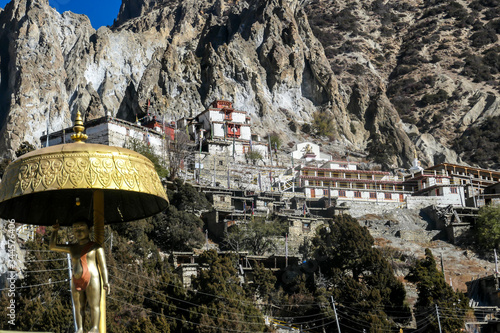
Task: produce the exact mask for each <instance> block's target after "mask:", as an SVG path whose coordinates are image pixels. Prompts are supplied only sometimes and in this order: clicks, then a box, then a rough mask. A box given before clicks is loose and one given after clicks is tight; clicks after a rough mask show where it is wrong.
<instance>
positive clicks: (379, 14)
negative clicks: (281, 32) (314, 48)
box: [305, 0, 500, 169]
mask: <svg viewBox="0 0 500 333" xmlns="http://www.w3.org/2000/svg"><path fill="white" fill-rule="evenodd" d="M305 10H306V12H307V14H308V17H309V22H310V25H311V27H312V29H313V32H314V34H315V35H316V36H317V37H318V39H319V40H320V41H321V43H322V44H323V46H324V48H325V53H326V55H327V57H328V60H329V62H330V65H331V67H332V69H333V71H334V73H335V75H336V77H337V78H338V80H339V81H340V84H341V85H343V86H344V87H345V89H346V91H347V95H349V96H350V98H349V104H350V105H353V106H356V108H353V109H350V111H351V112H350V116H351V124H353V125H351V126H352V127H354V128H356V129H357V128H360V127H362V126H363V125H364V124H366V116H367V112H366V111H367V110H368V108H367V107H366V106H367V105H368V103H369V101H370V99H371V98H372V96H378V95H380V94H382V95H384V97H387V98H388V99H389V101H390V104H391V106H392V107H393V108H394V109H396V110H397V113H398V115H399V116H400V119H401V120H402V121H403V127H404V128H405V132H406V134H407V135H408V136H409V138H410V139H411V141H412V143H413V144H415V145H416V147H417V149H418V150H419V155H420V158H421V159H422V161H423V162H424V164H427V165H429V164H430V165H433V164H438V163H442V162H445V161H446V162H451V163H453V162H461V163H469V164H473V165H479V166H481V167H487V168H488V167H489V168H495V169H498V168H499V167H500V156H499V148H500V147H499V142H500V141H499V135H500V133H499V131H498V125H499V124H500V106H499V97H500V96H499V91H500V90H499V83H498V82H499V81H498V79H499V75H500V74H499V73H500V65H499V64H500V56H499V55H498V51H499V50H500V49H499V48H500V46H499V42H498V34H499V33H500V15H499V14H500V1H498V0H474V1H461V0H456V1H455V0H444V1H436V0H408V1H382V0H375V1H370V0H367V1H359V0H354V1H342V0H339V1H329V0H311V1H309V2H308V3H307V4H306V6H305ZM349 104H348V105H349ZM356 111H357V112H356Z"/></svg>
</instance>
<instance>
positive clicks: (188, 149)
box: [166, 131, 195, 180]
mask: <svg viewBox="0 0 500 333" xmlns="http://www.w3.org/2000/svg"><path fill="white" fill-rule="evenodd" d="M166 149H167V155H168V164H169V176H168V179H169V180H174V179H175V178H176V177H177V174H178V173H179V170H180V169H181V168H182V166H183V165H189V163H190V162H192V160H193V158H194V156H193V152H194V150H195V146H194V143H193V142H191V140H190V139H189V135H188V134H186V133H185V132H183V131H176V132H175V139H174V140H168V139H167V145H166Z"/></svg>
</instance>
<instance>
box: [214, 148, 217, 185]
mask: <svg viewBox="0 0 500 333" xmlns="http://www.w3.org/2000/svg"><path fill="white" fill-rule="evenodd" d="M215 162H216V158H215V156H214V187H215V185H216V183H217V182H216V180H215V179H216V178H215Z"/></svg>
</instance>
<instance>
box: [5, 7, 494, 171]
mask: <svg viewBox="0 0 500 333" xmlns="http://www.w3.org/2000/svg"><path fill="white" fill-rule="evenodd" d="M427 2H428V1H427ZM427 2H426V3H427ZM426 3H422V2H418V1H410V0H408V1H402V2H398V5H390V4H389V2H388V3H384V2H383V1H380V0H375V1H370V0H365V1H345V2H344V1H327V0H315V1H303V0H286V1H285V0H240V1H237V0H234V1H224V0H209V1H196V0H185V1H178V0H163V1H161V0H158V1H147V0H123V3H122V6H121V10H120V13H119V15H118V18H117V20H116V22H115V25H114V26H113V27H112V28H111V29H109V28H105V27H103V28H100V29H99V30H98V31H95V30H94V29H92V27H91V25H90V22H89V21H88V19H87V18H86V17H85V16H82V15H76V14H72V13H64V14H59V13H57V12H56V11H55V10H54V9H52V8H50V7H49V5H48V3H47V0H31V1H27V0H13V1H11V2H10V3H9V4H8V5H7V6H6V7H5V9H4V11H2V12H0V42H1V45H2V48H1V49H0V69H1V72H0V73H1V75H0V126H1V132H0V134H1V138H0V148H2V150H3V151H5V152H8V153H10V154H12V152H13V151H14V150H15V149H16V148H17V147H18V145H19V144H20V142H22V141H24V140H27V141H31V142H37V141H38V137H39V136H40V135H41V134H42V132H43V131H45V130H46V127H47V123H46V121H47V120H48V119H50V122H49V129H50V130H51V131H54V130H59V129H61V128H63V127H65V126H68V125H69V124H70V123H71V119H72V116H74V114H75V113H76V111H77V110H81V111H84V112H85V113H86V115H87V117H89V118H93V117H99V116H102V115H104V114H106V113H107V114H110V115H112V116H117V117H121V118H124V119H129V120H132V119H135V116H136V115H138V114H140V113H141V112H143V111H144V108H145V106H146V105H147V101H148V100H150V101H151V107H152V109H153V110H154V111H156V112H159V113H161V114H162V115H164V117H165V119H169V120H173V119H176V118H178V117H182V116H189V115H195V114H197V113H199V112H201V111H202V110H204V108H205V107H206V106H207V105H208V104H209V103H210V102H211V101H212V100H214V99H216V98H224V99H228V100H232V101H233V102H234V105H235V107H236V108H237V109H241V110H244V111H247V112H248V113H249V115H250V116H251V118H252V121H253V124H254V126H255V131H257V132H258V133H260V134H266V133H268V132H272V131H278V132H279V133H281V135H282V138H283V141H284V143H285V144H286V143H288V142H293V141H296V142H297V141H301V140H303V136H304V135H305V134H304V133H303V132H301V130H300V128H301V125H302V124H307V123H311V122H312V120H313V115H314V114H315V113H316V112H320V113H323V114H325V115H327V116H328V117H333V119H334V120H335V121H334V122H333V127H334V128H333V130H332V132H333V135H332V137H333V138H334V140H336V142H337V143H340V145H335V147H339V146H343V147H346V148H347V149H349V150H351V151H361V152H362V151H365V150H367V151H368V152H371V154H372V158H373V157H376V156H373V155H376V154H377V152H378V151H379V150H377V149H375V148H377V147H384V154H385V155H387V156H386V157H387V164H388V165H393V166H408V161H409V160H411V159H412V158H413V150H414V147H415V145H416V146H417V148H418V149H419V150H420V155H421V157H422V158H424V159H425V161H426V162H427V163H430V164H433V163H436V162H442V161H444V160H446V161H448V162H457V160H458V159H459V157H458V155H457V154H456V152H455V151H453V150H451V149H450V148H451V147H452V144H453V140H455V139H456V137H457V136H459V131H460V130H464V129H466V128H468V127H470V126H474V125H475V124H478V123H480V122H481V121H482V119H484V117H485V116H486V115H496V114H497V105H498V103H495V102H494V101H496V100H497V99H496V94H497V92H495V91H494V90H493V89H487V90H483V89H481V88H482V87H483V86H479V85H476V84H474V83H473V82H472V80H471V79H470V78H468V77H465V76H463V77H462V76H458V75H457V73H454V72H453V70H447V69H446V68H445V69H443V68H444V63H443V64H441V60H440V61H434V60H436V58H434V60H432V55H433V54H431V53H435V52H434V51H435V49H434V48H432V50H430V49H426V48H425V47H422V48H421V49H418V50H416V51H415V52H416V53H419V52H420V53H422V54H423V53H426V52H427V53H426V56H427V58H430V60H429V61H428V62H426V63H425V65H422V66H420V67H416V68H414V69H413V70H412V71H410V72H406V73H405V71H406V70H407V68H405V67H404V66H405V64H406V62H407V60H405V59H407V58H408V57H411V54H413V53H412V52H413V51H410V50H409V49H410V48H411V47H412V45H414V44H413V43H414V39H412V38H409V37H410V36H412V33H413V34H416V31H420V30H419V29H423V27H424V23H425V22H427V21H426V18H424V17H423V16H424V14H423V9H426V8H427V7H429V8H434V7H432V6H431V5H429V4H427V5H426ZM426 6H427V7H426ZM426 15H427V14H426ZM437 21H439V20H437ZM450 24H451V23H450ZM443 30H445V29H444V28H443ZM445 31H448V30H445ZM471 33H472V32H471ZM443 35H444V33H443ZM448 35H451V36H453V34H451V33H447V36H448ZM443 38H444V37H443ZM447 38H451V37H447ZM450 44H451V42H450ZM432 45H434V44H432ZM4 46H5V47H4ZM424 46H425V45H424ZM429 47H430V46H429ZM436 49H437V47H436ZM430 51H432V52H431V53H429V52H430ZM436 52H437V51H436ZM449 52H451V51H449ZM441 53H443V52H441ZM441 53H438V54H439V55H440V57H443V58H440V59H444V56H442V55H441ZM443 54H444V53H443ZM423 56H424V55H422V57H423ZM427 58H425V59H427ZM411 59H413V58H411ZM433 61H434V62H433ZM443 62H444V60H443ZM410 74H411V75H410ZM426 76H432V77H433V78H426ZM424 78H425V80H424ZM410 79H412V80H414V81H415V82H422V81H425V82H427V83H424V86H425V87H424V88H422V89H421V90H418V94H416V93H415V94H414V95H411V96H409V97H408V96H407V95H406V90H405V91H403V92H402V91H400V90H398V89H399V88H401V87H404V88H407V85H408V82H407V81H404V80H410ZM441 90H443V91H445V92H446V93H447V94H448V97H449V98H448V99H446V102H444V103H443V102H442V101H440V102H439V103H442V104H446V106H447V107H451V108H454V107H455V106H457V107H458V106H460V107H459V108H458V109H456V110H454V111H453V112H450V114H453V116H450V117H448V116H446V117H444V116H443V117H442V118H439V117H437V118H436V117H435V116H434V115H436V114H438V115H440V114H442V113H444V111H443V110H442V107H441V105H440V104H439V103H434V102H435V100H433V99H432V96H431V97H427V99H424V101H427V100H429V101H430V103H427V105H425V106H422V105H423V104H425V103H421V102H420V101H421V100H422V98H424V96H425V95H426V94H427V95H432V94H435V95H436V96H437V97H436V98H437V99H438V100H439V98H442V93H441V92H440V91H441ZM457 91H458V92H460V93H455V92H457ZM438 93H439V94H441V95H439V94H438ZM440 96H441V97H440ZM452 96H454V97H453V99H452V98H451V97H452ZM470 96H476V97H477V98H476V99H474V103H472V102H471V100H469V97H470ZM403 97H404V98H409V99H411V101H408V100H406V99H404V98H403ZM492 99H493V102H492ZM448 100H450V101H448ZM419 103H420V104H419ZM481 105H482V106H481ZM407 109H409V110H410V111H406V110H407ZM405 112H406V113H405ZM429 117H430V119H431V121H430V122H428V123H429V124H431V125H425V123H424V122H425V121H427V120H426V119H428V118H429ZM401 119H403V121H402V120H401ZM450 119H451V120H450ZM290 124H294V125H295V126H290ZM458 124H461V125H460V126H462V127H460V126H458ZM457 126H458V130H455V128H457ZM329 147H330V145H325V149H329ZM331 147H333V146H331ZM340 153H342V152H340Z"/></svg>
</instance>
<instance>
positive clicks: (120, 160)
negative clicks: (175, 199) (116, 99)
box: [0, 143, 168, 202]
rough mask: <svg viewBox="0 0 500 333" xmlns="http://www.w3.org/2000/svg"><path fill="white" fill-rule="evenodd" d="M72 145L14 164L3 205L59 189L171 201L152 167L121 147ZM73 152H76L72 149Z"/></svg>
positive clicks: (1, 190) (1, 194) (0, 192)
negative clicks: (107, 191)
mask: <svg viewBox="0 0 500 333" xmlns="http://www.w3.org/2000/svg"><path fill="white" fill-rule="evenodd" d="M102 147H103V146H102V145H96V144H85V145H82V144H81V143H71V144H65V145H58V146H52V147H48V148H43V149H39V150H37V151H34V152H31V153H28V154H26V155H24V156H22V157H20V158H19V159H17V160H16V161H14V162H12V163H11V164H10V165H9V166H8V167H7V170H6V171H5V175H4V178H3V180H2V183H1V186H0V202H3V201H5V200H9V199H11V198H14V197H18V196H21V195H25V194H30V193H36V192H44V191H50V190H59V189H76V188H81V189H116V190H125V191H134V192H140V193H147V194H152V195H155V196H158V197H161V198H163V199H165V200H167V201H168V199H167V196H166V193H165V190H164V189H163V186H162V184H161V181H160V178H159V177H158V174H157V173H156V171H155V169H154V166H153V164H152V163H151V161H149V160H148V159H147V158H145V157H144V156H142V155H140V154H138V153H136V152H134V151H131V150H128V149H125V148H118V147H107V146H105V147H106V148H107V149H108V151H104V152H103V148H102ZM72 148H74V149H72Z"/></svg>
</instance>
